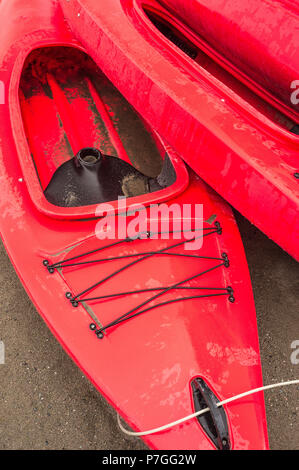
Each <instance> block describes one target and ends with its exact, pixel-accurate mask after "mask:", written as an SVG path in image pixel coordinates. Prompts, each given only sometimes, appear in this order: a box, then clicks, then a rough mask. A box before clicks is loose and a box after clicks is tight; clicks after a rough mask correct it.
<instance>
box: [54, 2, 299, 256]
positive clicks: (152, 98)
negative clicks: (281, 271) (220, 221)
mask: <svg viewBox="0 0 299 470" xmlns="http://www.w3.org/2000/svg"><path fill="white" fill-rule="evenodd" d="M60 3H61V6H62V8H63V11H64V14H65V16H66V18H67V21H68V24H69V26H70V28H71V29H72V31H73V33H74V35H75V36H76V37H77V38H78V40H79V41H80V43H81V44H82V45H83V46H84V47H85V48H86V50H87V51H88V53H89V54H90V55H91V56H92V58H93V59H94V60H95V61H96V63H97V64H98V65H99V66H100V67H101V68H102V70H103V71H104V73H105V74H106V75H107V76H108V77H109V78H110V80H111V81H112V82H113V83H114V84H116V85H117V87H118V88H119V89H120V90H121V92H122V93H123V94H124V95H125V96H126V98H127V99H128V101H129V102H130V103H131V104H133V105H134V107H135V108H136V109H137V110H138V111H139V112H140V113H141V114H142V115H143V116H144V118H145V119H146V120H147V121H148V122H149V123H150V124H151V125H152V126H153V128H154V129H156V130H157V131H158V132H159V133H160V135H161V136H163V137H164V138H165V139H166V141H167V142H168V143H170V144H171V145H172V146H173V147H174V148H175V150H177V151H178V153H179V154H180V155H181V156H182V157H183V158H184V160H185V161H186V162H187V163H188V164H189V165H190V166H191V168H193V169H194V170H195V171H196V172H197V173H198V174H199V175H200V176H201V177H202V178H203V179H204V180H205V181H206V182H207V183H208V184H210V185H211V186H212V187H213V188H214V189H215V190H216V191H217V192H218V193H220V195H221V196H223V197H224V198H225V199H226V200H227V201H229V202H230V203H231V204H232V205H233V206H234V207H235V208H236V209H238V210H239V211H240V212H241V213H242V214H243V215H244V216H245V217H247V218H248V219H249V220H250V221H251V222H252V223H254V224H255V225H256V226H257V227H258V228H259V229H261V230H262V231H263V232H264V233H265V234H266V235H268V237H270V238H271V239H273V240H274V241H275V242H276V243H278V244H279V245H280V246H281V247H282V248H283V249H284V250H286V251H287V252H288V253H290V254H291V255H292V256H293V257H294V258H296V259H299V243H298V234H299V217H298V208H299V165H298V145H299V137H298V135H297V134H298V122H299V119H298V106H297V104H296V96H297V95H298V91H297V90H296V83H295V80H296V76H294V79H293V81H294V83H293V81H292V83H290V84H289V86H288V90H285V89H283V90H282V87H283V86H284V87H285V86H286V82H287V81H288V80H289V79H290V77H291V75H292V73H293V72H292V71H293V70H294V68H296V64H297V62H296V60H297V58H298V56H299V54H298V51H297V52H295V51H292V54H291V57H290V60H289V56H288V44H287V43H286V36H285V35H282V36H280V35H279V25H278V17H279V18H280V20H279V22H280V23H281V28H282V29H283V31H285V30H286V29H288V32H287V38H290V43H291V44H293V45H294V47H295V49H296V47H298V44H297V42H296V34H297V33H296V31H297V29H296V28H297V25H298V16H297V13H296V8H297V7H296V5H293V6H292V5H291V4H289V2H288V3H286V4H284V5H282V4H279V7H277V8H274V7H271V2H266V3H263V4H262V5H259V7H258V15H259V16H260V15H261V14H262V10H263V8H264V11H265V14H266V13H267V14H269V15H270V18H268V17H267V18H268V19H267V21H270V20H271V22H272V23H271V24H272V25H274V26H273V31H272V33H271V32H270V33H269V34H270V35H271V34H273V35H274V39H273V43H271V47H270V45H269V47H267V37H268V36H265V37H263V36H264V35H263V32H262V31H263V30H261V31H260V30H259V27H258V26H256V28H257V29H256V38H255V41H256V44H258V40H259V41H260V43H261V44H262V45H261V46H260V47H256V48H254V47H253V40H251V39H250V40H249V39H248V42H246V38H252V37H254V27H252V23H254V21H255V12H256V11H257V10H256V9H255V8H254V2H253V1H252V2H251V3H250V5H251V6H252V9H251V10H250V9H249V6H247V7H246V8H247V10H246V15H245V13H244V15H243V20H242V23H237V24H235V23H234V24H233V23H232V22H231V21H230V19H231V18H230V14H231V15H233V16H234V17H236V20H235V22H237V21H239V20H240V17H241V16H242V11H243V10H242V8H243V9H244V8H245V7H244V6H242V5H241V6H239V7H238V8H239V16H236V14H235V13H234V12H235V10H236V8H237V6H236V2H229V3H228V2H225V5H226V8H225V9H224V10H223V9H221V8H220V6H221V3H223V2H220V0H219V1H218V2H217V1H216V0H215V1H213V2H212V3H211V2H209V4H208V2H204V1H200V0H197V1H195V0H194V1H192V2H188V9H186V7H184V6H183V5H185V3H184V2H180V1H179V0H178V1H176V0H167V1H166V2H162V1H161V2H158V1H156V0H146V1H141V0H122V1H119V0H111V1H109V2H106V1H105V0H98V1H94V0H73V1H71V2H68V1H67V0H61V1H60ZM217 3H218V7H219V10H220V11H221V14H222V16H223V20H222V19H221V18H222V17H220V12H218V14H217V15H216V13H215V9H216V4H217ZM255 3H256V2H255ZM274 3H275V5H277V2H273V5H274ZM229 5H231V9H230V7H229ZM165 6H166V7H167V8H165ZM203 6H205V8H203ZM248 9H249V10H248ZM202 11H203V12H204V15H205V16H204V18H210V17H213V18H214V19H215V18H216V20H217V21H219V22H220V23H221V28H220V26H219V28H215V30H214V31H213V33H214V36H213V41H212V39H211V41H210V43H208V42H207V40H206V38H205V34H206V35H208V36H209V35H211V31H210V29H211V28H212V23H211V21H210V22H209V28H210V29H209V30H208V31H206V30H204V31H202V30H199V25H198V28H196V25H194V24H193V23H192V21H191V18H193V20H194V21H195V18H196V16H195V14H201V12H202ZM213 12H214V13H215V14H214V16H213V14H212V13H213ZM225 15H226V16H225ZM225 18H226V19H225ZM216 20H215V21H216ZM280 23H279V24H280ZM275 25H276V26H275ZM288 25H289V26H288ZM230 27H231V30H230V29H229V28H230ZM264 27H265V26H264ZM86 31H88V34H86ZM230 32H231V34H232V37H233V40H234V43H238V44H239V47H238V49H237V50H235V56H234V57H232V53H231V49H230V48H229V47H228V46H227V47H226V48H225V49H226V52H227V54H226V56H224V55H223V51H221V49H220V47H219V48H216V46H217V41H218V42H219V41H220V40H221V41H222V47H224V43H223V37H222V36H224V37H226V41H229V39H230V36H229V34H230ZM267 34H268V33H267ZM221 35H222V36H221ZM274 42H275V44H276V45H277V49H278V50H279V51H280V55H283V54H284V56H283V57H280V55H279V54H277V56H276V59H275V62H274V58H273V54H274V52H273V47H274V45H275V44H274ZM273 44H274V45H273ZM232 47H233V46H232ZM274 49H275V47H274ZM275 50H276V49H275ZM242 54H243V55H242ZM244 54H245V55H246V54H247V56H248V61H247V62H246V63H245V64H244V57H243V56H244ZM251 56H252V57H251ZM233 59H234V60H233ZM241 61H242V62H243V64H241ZM259 62H260V63H261V62H263V63H265V64H267V74H266V73H265V74H264V76H263V74H262V71H261V70H260V69H258V68H257V67H255V65H254V64H255V63H259ZM285 63H287V64H288V68H286V67H285V66H284V64H285ZM241 65H242V66H241ZM254 67H255V70H253V71H252V70H251V69H252V68H254ZM277 70H280V73H279V74H278V73H276V71H277ZM250 71H251V72H252V73H251V72H250ZM253 72H254V73H253ZM257 75H259V76H258V78H259V79H257ZM267 77H270V78H271V80H272V82H271V83H272V85H271V87H270V86H268V87H267V83H268V81H269V78H267ZM288 93H289V97H290V101H289V103H288V102H287V99H286V96H287V94H288ZM296 93H297V95H296ZM291 100H292V101H291ZM293 102H294V103H295V104H293Z"/></svg>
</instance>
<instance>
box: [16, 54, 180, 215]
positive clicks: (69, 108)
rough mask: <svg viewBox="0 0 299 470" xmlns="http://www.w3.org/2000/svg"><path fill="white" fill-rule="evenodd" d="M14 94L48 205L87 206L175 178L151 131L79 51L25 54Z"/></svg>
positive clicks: (154, 187)
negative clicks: (16, 96) (17, 86)
mask: <svg viewBox="0 0 299 470" xmlns="http://www.w3.org/2000/svg"><path fill="white" fill-rule="evenodd" d="M19 100H20V107H21V114H22V120H23V125H24V130H25V135H26V139H27V142H28V146H29V150H30V154H31V157H32V160H33V163H34V167H35V170H36V172H37V175H38V179H39V183H40V185H41V189H42V191H43V193H44V196H45V198H46V199H47V201H48V202H50V203H51V204H53V205H55V206H59V207H82V206H89V205H92V204H98V203H101V202H108V201H114V200H117V198H118V197H122V196H125V197H134V196H141V195H145V194H148V193H151V192H156V191H160V190H162V189H163V188H166V187H168V186H170V185H172V184H173V183H174V182H175V181H176V172H175V170H174V167H173V165H172V163H171V160H170V159H169V158H168V157H167V155H166V150H165V147H164V146H163V145H162V144H161V141H160V140H159V139H158V137H157V135H156V134H155V133H154V132H152V131H151V129H150V128H149V127H148V126H147V124H146V123H145V122H144V121H143V120H142V119H141V118H140V116H139V115H138V114H137V113H136V112H135V110H134V109H133V108H132V107H131V105H130V104H129V103H128V102H127V101H126V100H125V98H124V97H123V96H122V95H121V94H120V92H119V91H118V90H117V89H116V88H115V87H114V85H113V84H112V83H111V82H110V81H109V80H108V79H107V77H106V76H105V75H104V74H103V73H102V72H101V70H99V68H98V67H97V65H96V64H95V63H94V62H93V61H92V59H91V58H90V57H89V56H88V55H86V54H85V53H84V52H83V51H81V50H78V49H76V48H73V47H63V46H53V47H44V48H40V49H36V50H34V51H33V52H31V54H29V56H28V57H27V60H26V62H25V64H24V67H23V71H22V75H21V80H20V87H19ZM165 155H166V156H165Z"/></svg>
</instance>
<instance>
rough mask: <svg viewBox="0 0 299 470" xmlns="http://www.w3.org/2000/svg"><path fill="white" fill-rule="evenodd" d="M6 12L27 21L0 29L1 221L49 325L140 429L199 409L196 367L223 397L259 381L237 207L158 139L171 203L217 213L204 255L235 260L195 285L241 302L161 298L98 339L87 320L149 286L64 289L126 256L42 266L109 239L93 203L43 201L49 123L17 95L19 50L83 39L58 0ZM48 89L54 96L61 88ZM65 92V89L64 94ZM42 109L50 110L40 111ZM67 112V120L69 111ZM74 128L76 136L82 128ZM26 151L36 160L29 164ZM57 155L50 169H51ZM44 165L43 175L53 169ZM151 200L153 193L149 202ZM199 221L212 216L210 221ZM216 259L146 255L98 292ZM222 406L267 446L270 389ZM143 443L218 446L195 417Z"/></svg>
mask: <svg viewBox="0 0 299 470" xmlns="http://www.w3.org/2000/svg"><path fill="white" fill-rule="evenodd" d="M4 13H5V16H4ZM4 17H5V18H6V20H5V21H7V18H10V19H11V24H14V25H15V24H18V25H20V28H19V30H16V28H12V29H11V30H9V32H7V30H6V31H4V28H2V29H0V31H1V33H0V34H1V41H0V44H1V52H0V57H1V63H2V64H5V70H3V74H2V77H3V79H4V83H5V87H6V92H7V94H6V98H7V102H6V105H3V106H0V118H1V123H2V125H1V136H2V138H1V146H0V182H1V199H0V208H1V217H0V228H1V234H2V238H3V241H4V244H5V246H6V248H7V251H8V253H9V255H10V258H11V260H12V263H13V264H14V266H15V269H16V271H17V273H18V275H19V277H20V279H21V281H22V282H23V285H24V287H25V288H26V290H27V292H28V294H29V296H30V297H31V299H32V301H33V302H34V304H35V306H36V307H37V309H38V311H39V312H40V314H41V316H42V317H43V318H44V320H45V321H46V323H47V324H48V326H49V328H50V329H51V331H52V332H53V334H54V335H55V336H56V337H57V339H58V340H59V341H60V343H61V344H62V346H63V347H64V348H65V350H66V351H67V352H68V353H69V354H70V356H71V357H72V358H73V359H74V361H75V362H76V363H77V364H78V366H79V367H81V369H82V370H83V372H84V373H85V374H86V375H87V376H88V377H89V379H90V380H91V381H92V382H93V383H94V384H95V386H96V387H97V389H98V390H99V391H100V392H101V393H102V394H103V395H104V396H105V397H106V398H107V400H108V401H109V402H110V403H111V404H112V405H113V406H114V407H115V408H116V409H117V411H118V412H119V413H120V414H121V415H122V416H123V418H124V419H125V420H127V422H128V423H130V425H131V426H132V427H133V428H134V429H136V430H144V429H148V428H152V427H156V426H159V425H162V424H165V423H167V422H169V421H172V420H176V419H178V418H181V417H182V416H184V415H186V414H189V413H191V412H192V411H193V409H194V408H193V402H192V394H191V390H190V382H191V380H192V379H193V378H194V377H196V376H200V377H203V378H204V379H205V380H206V382H207V383H208V384H209V386H210V387H211V388H212V390H213V391H214V393H216V394H217V396H218V397H219V399H224V398H227V397H230V396H232V395H235V394H238V393H240V392H243V391H246V390H249V389H251V388H255V387H258V386H261V385H262V374H261V364H260V356H259V346H258V335H257V326H256V318H255V309H254V302H253V296H252V291H251V286H250V278H249V273H248V268H247V264H246V259H245V255H244V250H243V246H242V242H241V239H240V235H239V233H238V229H237V226H236V223H235V221H234V218H233V216H232V213H231V210H230V208H229V207H228V206H227V205H226V203H225V202H224V201H223V200H222V199H221V198H219V196H217V195H216V194H215V193H214V192H213V191H212V190H210V189H209V188H208V187H207V186H206V185H205V183H203V182H202V181H201V180H200V179H199V178H198V176H196V175H194V174H193V173H192V172H190V175H189V176H188V172H187V170H186V168H185V166H184V164H183V162H182V161H181V159H180V158H179V157H178V156H177V155H176V154H175V153H174V152H173V151H172V150H171V149H170V148H169V146H167V145H165V144H163V142H161V141H159V142H160V143H159V146H160V148H161V149H164V152H165V151H167V152H168V153H169V155H170V158H171V160H172V162H173V164H174V166H175V168H176V172H177V176H178V180H177V181H179V182H180V187H178V186H176V187H175V188H173V187H172V186H173V185H172V186H170V189H171V191H172V192H171V191H170V192H169V193H168V194H167V196H166V197H165V199H166V203H167V204H169V203H172V202H175V203H177V204H178V205H179V206H180V207H182V204H186V203H190V204H194V202H197V203H201V204H203V211H204V212H203V219H204V220H207V219H209V218H210V217H211V216H213V215H216V216H217V221H219V222H220V224H221V227H222V234H220V233H219V234H217V233H213V234H212V235H211V237H207V239H206V240H205V241H204V244H203V247H202V248H201V250H199V252H198V254H199V255H202V256H212V257H216V258H217V259H218V260H219V259H221V257H222V253H223V252H226V253H227V254H228V256H229V261H230V266H229V267H225V266H220V267H219V268H218V269H215V270H213V271H209V272H207V273H206V274H205V275H204V276H202V277H201V278H198V279H197V278H196V279H195V280H194V283H193V284H190V287H192V286H193V288H194V289H195V288H196V287H199V286H204V285H206V286H224V287H225V286H232V288H233V289H234V292H235V302H234V303H231V302H229V300H228V296H227V295H225V296H222V297H219V298H217V297H214V298H213V297H211V298H203V299H194V300H188V301H185V302H177V303H173V304H171V305H168V306H167V305H165V306H163V307H162V306H161V307H159V308H155V309H153V310H152V311H150V312H147V313H144V314H142V315H140V316H138V317H136V318H134V319H131V320H128V321H126V322H124V323H122V324H121V325H118V326H117V327H114V328H112V329H111V330H109V331H108V332H107V334H106V335H105V338H104V339H103V340H99V339H98V338H97V337H96V335H95V334H94V333H93V332H92V331H91V330H90V328H89V325H90V322H91V321H96V322H97V323H98V325H99V324H105V323H106V322H107V321H110V320H113V319H114V318H115V316H117V314H120V313H123V312H125V311H126V310H128V309H129V308H131V307H132V304H133V303H134V304H135V303H136V301H138V302H139V301H140V302H141V301H143V299H144V294H137V297H136V296H135V297H134V296H133V297H134V298H132V296H131V297H127V296H125V297H121V298H117V299H115V300H114V301H113V302H108V301H105V302H103V301H102V302H94V301H90V302H89V301H86V304H87V307H86V305H85V306H83V305H82V304H80V305H79V306H78V307H77V308H76V309H75V308H74V307H73V306H72V305H71V303H70V302H69V300H68V299H67V298H66V297H65V292H66V291H67V290H70V291H71V292H72V293H73V294H75V293H77V292H78V291H80V289H82V288H84V287H86V286H88V285H90V284H91V283H92V282H94V281H95V280H96V279H98V278H101V277H104V276H105V275H106V274H109V272H111V271H112V270H114V269H118V268H120V267H121V266H122V265H123V263H124V261H123V260H114V261H109V262H105V263H103V264H101V265H100V266H99V265H98V264H96V263H95V264H93V263H92V264H91V265H89V266H87V267H85V268H84V269H83V268H82V267H78V266H77V267H63V268H62V270H61V271H57V270H56V271H55V272H54V273H53V274H50V273H49V272H48V271H47V269H46V267H45V266H44V265H43V260H44V259H45V258H47V259H49V260H50V261H52V262H55V261H57V260H58V259H60V260H61V259H64V258H66V257H69V256H71V255H78V253H79V254H80V253H82V252H85V251H89V250H90V249H94V248H95V247H96V246H97V247H101V246H103V245H105V244H107V242H106V241H99V240H97V238H96V237H95V226H96V221H95V220H91V219H88V218H86V216H85V215H86V214H87V213H88V212H86V211H89V212H91V210H92V209H91V207H85V208H82V211H81V213H80V214H78V213H77V212H76V211H77V210H78V209H76V208H73V209H71V210H69V211H68V212H67V213H65V214H61V212H60V211H59V208H57V207H52V209H51V211H50V212H47V207H46V206H45V205H43V204H44V202H43V201H42V193H39V196H38V197H39V198H37V199H36V197H37V193H35V190H36V186H35V183H34V181H35V178H36V175H34V176H33V173H34V172H33V169H32V167H33V163H32V162H31V163H30V164H29V160H28V159H27V156H26V155H27V154H28V152H30V150H31V151H32V156H33V159H36V158H37V157H38V154H41V152H37V153H36V149H38V148H42V145H43V142H46V139H47V137H48V133H45V134H44V135H43V134H42V132H43V126H40V127H38V126H37V123H36V120H35V119H33V118H32V114H31V118H30V119H29V120H27V121H26V116H27V114H28V113H27V111H28V110H30V112H32V110H33V108H32V106H35V105H36V104H37V103H36V100H35V101H34V102H33V101H32V99H31V98H26V97H25V103H24V96H23V95H22V93H23V89H21V90H22V92H21V95H20V101H19V100H18V92H19V88H18V86H19V84H20V80H21V73H22V69H23V64H24V60H25V59H26V57H27V56H28V55H29V54H30V53H31V51H32V50H34V49H36V48H40V47H45V46H55V47H57V46H58V45H61V46H73V47H79V48H80V46H79V45H78V43H77V42H76V41H75V40H74V38H73V36H72V34H71V33H70V31H69V30H68V29H67V28H66V25H65V22H64V18H63V16H62V13H61V10H60V9H59V8H58V7H57V3H56V2H54V1H51V2H50V1H49V2H40V1H37V0H35V1H33V2H30V5H29V4H27V5H24V2H22V1H20V0H19V1H17V0H15V1H10V2H2V4H1V7H0V20H3V18H4ZM21 20H22V21H21ZM16 84H17V86H16ZM58 95H59V94H58ZM51 99H53V100H54V101H56V103H57V95H55V93H54V94H53V95H52V98H51ZM60 100H61V98H60V95H59V96H58V102H60ZM38 102H39V103H40V108H39V110H40V113H41V119H44V120H46V118H47V116H49V118H48V122H49V123H50V122H52V121H51V120H50V114H49V109H51V108H50V107H48V106H46V107H45V109H44V108H43V105H42V103H44V102H45V97H44V96H43V95H42V94H41V95H38ZM73 103H74V102H73ZM75 103H76V105H75V106H76V109H77V110H78V111H79V112H80V111H82V110H83V109H84V103H82V101H80V104H78V102H77V101H75ZM27 105H28V107H27ZM21 108H22V109H21ZM43 110H44V111H45V112H46V114H47V116H44V115H43ZM27 117H28V116H27ZM82 121H83V117H82ZM62 122H65V121H64V120H63V119H62ZM26 123H27V124H26ZM32 125H35V126H36V127H35V129H36V130H37V131H38V133H39V134H38V135H39V137H40V138H39V140H38V141H36V142H35V144H34V145H33V144H32V139H30V135H31V134H30V130H29V129H28V126H29V128H30V127H31V126H32ZM85 125H86V123H85ZM24 126H25V127H24ZM26 126H27V129H26ZM87 127H88V126H87V125H86V129H87ZM55 129H56V128H52V127H51V128H50V126H49V133H50V135H52V133H53V135H54V134H55V132H56V130H55ZM64 130H65V132H66V134H67V135H68V136H69V137H70V134H69V132H72V128H71V127H68V126H65V127H64ZM24 136H26V138H27V140H26V141H25V140H24ZM72 137H73V139H75V138H76V135H75V134H74V135H73V136H72ZM86 138H87V142H86V143H84V145H86V144H89V141H88V135H86ZM90 138H91V137H90ZM44 139H45V140H44ZM71 140H72V139H71ZM157 142H158V141H157ZM20 143H21V144H20ZM74 145H75V144H74ZM39 146H41V147H39ZM62 157H63V155H62ZM51 158H53V154H51V155H50V159H51ZM24 159H25V161H26V162H27V163H28V165H29V167H26V168H25V166H24ZM50 163H51V164H52V163H53V161H52V162H50ZM51 164H50V166H49V168H50V169H49V171H52V166H51ZM43 168H45V167H43ZM39 171H41V170H39ZM42 174H43V177H44V178H45V179H47V177H48V174H47V173H46V172H45V173H42ZM31 178H32V179H31ZM31 181H32V185H31ZM174 184H175V183H174ZM173 189H175V191H173ZM149 202H150V201H148V200H146V201H145V204H147V205H148V203H149ZM48 209H49V208H48ZM93 209H94V208H93ZM84 211H85V212H84ZM75 214H76V216H74V215H75ZM204 227H205V228H209V227H211V225H209V224H207V223H204ZM167 244H169V240H147V239H146V240H137V241H134V242H130V243H129V245H126V246H125V247H123V246H122V248H121V250H120V249H119V248H117V247H114V248H111V249H109V256H118V255H120V254H124V253H125V254H130V253H131V254H133V253H136V250H137V251H138V250H140V251H146V250H148V249H150V250H153V251H156V250H159V249H161V247H163V246H165V245H167ZM181 249H182V248H181ZM81 250H82V251H81ZM182 253H183V251H182ZM185 253H186V252H185ZM187 253H188V252H187ZM189 253H190V254H191V253H192V251H191V252H189ZM92 259H93V258H92ZM211 262H212V263H215V260H210V259H202V260H198V261H197V260H195V261H194V260H193V261H192V263H191V261H190V260H185V259H184V260H182V261H180V260H179V261H178V260H177V259H175V260H174V259H173V258H172V257H163V256H162V257H159V259H158V257H155V258H150V259H148V260H146V261H145V262H144V264H143V263H140V264H136V266H134V267H133V268H132V270H131V271H129V270H126V271H123V272H121V273H120V274H119V275H118V276H115V278H113V279H112V280H111V282H109V283H105V284H104V285H103V286H100V287H101V289H102V290H101V295H106V294H110V293H111V291H112V292H117V291H118V292H119V290H120V286H121V289H122V290H123V291H126V290H132V288H137V289H138V288H143V287H153V288H154V287H157V286H161V285H165V284H167V285H168V284H169V283H175V282H177V281H178V280H180V279H184V278H187V277H190V276H192V275H195V274H196V273H198V271H201V270H207V269H208V267H209V266H211V265H210V264H209V263H211ZM112 266H113V267H112ZM33 273H34V274H33ZM147 295H148V294H147ZM175 298H177V293H175V292H174V291H172V292H171V293H169V294H168V299H169V300H174V299H175ZM161 300H162V299H161ZM163 300H164V298H163ZM91 310H92V312H93V314H94V315H95V317H96V320H95V319H94V316H92V315H91ZM225 410H226V413H227V417H228V423H229V432H230V438H231V442H232V448H234V449H265V448H267V447H268V441H267V430H266V418H265V409H264V400H263V394H255V395H253V396H252V397H250V398H249V399H248V398H246V399H245V400H240V401H238V402H235V403H234V404H233V405H231V406H227V407H226V408H225ZM145 442H146V443H147V444H148V445H149V446H150V447H151V448H156V449H212V448H214V446H213V445H212V443H211V441H210V440H209V439H208V438H207V436H206V435H205V433H204V432H203V430H202V428H201V427H200V425H199V424H198V422H197V421H196V420H192V421H189V422H188V423H185V424H182V425H180V426H177V427H175V428H173V429H172V430H169V431H165V432H162V433H158V434H154V435H152V436H147V437H146V438H145Z"/></svg>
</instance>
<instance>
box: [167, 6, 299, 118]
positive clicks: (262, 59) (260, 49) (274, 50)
mask: <svg viewBox="0 0 299 470" xmlns="http://www.w3.org/2000/svg"><path fill="white" fill-rule="evenodd" d="M158 3H160V4H162V5H163V6H165V7H166V8H167V9H169V10H170V11H172V12H173V13H174V14H175V15H176V16H178V17H179V18H181V19H182V20H183V21H184V22H185V23H186V24H187V25H189V26H190V27H191V28H192V29H193V31H194V32H195V33H197V34H198V35H199V36H200V37H201V38H203V39H204V40H205V41H206V42H207V43H208V45H210V46H211V47H212V48H213V50H214V51H217V52H219V54H220V55H221V56H222V57H223V58H224V59H226V60H227V61H228V63H229V64H230V66H231V67H233V66H235V67H236V68H237V70H239V71H240V72H241V73H244V74H245V75H246V77H247V78H248V79H251V80H253V82H254V83H256V84H257V85H260V86H261V87H262V90H263V93H265V94H269V95H272V97H273V98H272V99H273V100H276V101H277V102H278V103H279V104H280V105H281V106H282V107H284V108H285V111H286V112H287V113H288V112H290V114H292V112H293V115H294V118H295V119H297V121H298V119H299V104H298V103H292V101H291V99H290V95H291V92H292V88H291V83H292V82H293V81H294V80H296V79H297V77H298V69H299V40H298V30H299V2H298V1H296V0H295V1H283V2H276V1H267V2H261V1H260V0H247V1H246V2H240V1H239V0H231V1H229V2H228V1H227V0H188V1H187V2H186V0H158Z"/></svg>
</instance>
